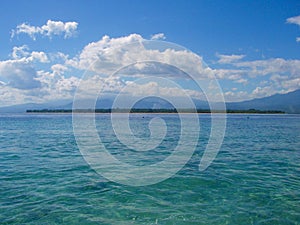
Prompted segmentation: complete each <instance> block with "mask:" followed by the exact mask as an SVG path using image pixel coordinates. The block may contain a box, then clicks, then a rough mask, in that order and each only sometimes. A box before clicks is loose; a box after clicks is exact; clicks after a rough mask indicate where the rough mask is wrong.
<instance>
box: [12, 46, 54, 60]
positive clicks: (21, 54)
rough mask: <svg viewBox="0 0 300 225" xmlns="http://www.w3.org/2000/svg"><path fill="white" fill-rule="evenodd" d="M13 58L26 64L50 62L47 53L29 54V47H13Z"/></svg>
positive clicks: (34, 52) (33, 52) (35, 52)
mask: <svg viewBox="0 0 300 225" xmlns="http://www.w3.org/2000/svg"><path fill="white" fill-rule="evenodd" d="M11 56H12V58H13V59H14V60H21V61H25V62H32V61H37V62H41V63H47V62H49V59H48V56H47V54H46V53H45V52H37V51H32V52H29V48H28V46H27V45H22V46H15V47H13V50H12V53H11Z"/></svg>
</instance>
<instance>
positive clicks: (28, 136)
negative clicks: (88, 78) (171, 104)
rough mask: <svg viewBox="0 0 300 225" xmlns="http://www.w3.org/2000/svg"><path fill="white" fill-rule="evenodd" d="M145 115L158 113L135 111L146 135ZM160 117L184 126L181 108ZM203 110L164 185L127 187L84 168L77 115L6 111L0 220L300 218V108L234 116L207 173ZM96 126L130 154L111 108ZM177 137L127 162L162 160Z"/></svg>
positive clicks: (0, 136) (0, 121)
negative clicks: (191, 149)
mask: <svg viewBox="0 0 300 225" xmlns="http://www.w3.org/2000/svg"><path fill="white" fill-rule="evenodd" d="M142 116H144V118H143V119H145V120H147V118H151V117H153V116H154V115H135V116H132V119H131V125H132V127H133V128H134V127H137V128H136V130H137V133H136V135H140V136H143V135H144V136H145V137H147V136H149V130H148V129H146V128H147V126H146V125H145V126H144V124H143V122H141V118H142ZM162 117H164V119H165V120H166V121H168V123H169V126H178V122H177V120H178V117H176V116H175V115H168V114H165V115H162ZM247 117H249V118H247ZM199 118H200V123H201V135H200V138H199V143H198V147H197V149H196V151H195V153H194V155H193V157H192V158H191V160H190V161H189V162H188V164H187V165H186V166H185V167H184V168H183V169H182V170H181V171H180V172H179V173H177V174H176V175H175V176H173V177H172V178H170V179H168V180H165V181H163V182H161V183H158V184H155V185H151V186H146V187H130V186H124V185H120V184H117V183H113V182H110V181H108V180H106V179H105V178H103V177H101V176H100V175H98V174H97V173H95V172H94V170H92V169H91V168H90V167H89V166H88V164H87V163H86V162H85V161H84V159H83V158H82V156H81V154H80V151H79V149H78V147H77V145H76V142H75V138H74V135H73V130H72V116H71V115H68V114H66V115H58V114H56V115H48V114H43V115H21V114H19V115H4V114H2V115H0V223H1V224H300V116H299V115H228V119H227V131H226V136H225V139H224V142H223V145H222V148H221V150H220V152H219V154H218V156H217V158H216V159H215V161H214V162H213V163H212V164H211V165H210V167H209V168H208V169H207V170H205V171H204V172H199V171H198V165H199V160H200V158H201V155H202V154H203V149H204V147H205V144H206V143H207V138H208V135H209V129H210V118H209V115H203V114H201V115H199ZM141 125H142V126H141ZM97 127H98V129H99V135H100V136H101V137H102V138H103V140H105V143H106V146H107V148H109V149H111V153H112V154H115V155H116V157H119V158H120V159H122V160H126V157H125V156H126V155H127V154H123V153H124V151H125V152H126V151H127V152H129V151H128V150H126V149H125V147H124V146H122V144H120V143H118V141H117V139H116V137H115V136H114V135H113V133H112V130H111V126H110V125H109V120H108V115H101V114H99V115H97ZM141 127H144V130H143V129H141ZM177 136H178V133H176V129H175V132H174V133H171V134H168V135H167V136H166V140H164V142H163V143H162V146H161V147H160V149H156V150H155V151H154V153H155V154H154V156H155V157H153V152H152V153H149V154H145V155H144V156H143V155H137V156H136V157H137V159H138V160H137V161H136V162H131V163H137V164H138V163H140V162H143V163H144V164H151V163H153V162H154V161H155V160H163V159H164V157H166V156H167V155H168V154H170V152H171V150H172V148H173V147H174V143H176V137H177ZM122 148H124V149H122ZM128 154H129V155H130V153H128ZM151 154H152V155H151ZM143 157H144V158H143ZM131 158H132V157H131Z"/></svg>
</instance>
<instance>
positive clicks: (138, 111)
mask: <svg viewBox="0 0 300 225" xmlns="http://www.w3.org/2000/svg"><path fill="white" fill-rule="evenodd" d="M128 112H129V113H245V114H285V112H284V111H280V110H257V109H248V110H232V109H227V110H226V112H225V111H224V110H209V109H197V110H195V109H136V108H133V109H119V108H117V109H75V110H73V109H41V110H37V109H28V110H26V113H128Z"/></svg>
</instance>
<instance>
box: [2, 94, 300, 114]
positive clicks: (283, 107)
mask: <svg viewBox="0 0 300 225" xmlns="http://www.w3.org/2000/svg"><path fill="white" fill-rule="evenodd" d="M82 101H84V100H82ZM113 101H114V100H113V99H112V98H105V99H100V100H98V101H97V102H96V107H95V108H97V109H110V108H112V106H113ZM194 103H195V106H196V108H197V109H209V105H208V103H207V102H206V101H201V100H197V99H194ZM72 106H73V102H70V103H68V104H62V102H61V101H58V102H57V103H54V102H51V103H44V104H37V103H27V104H19V105H13V106H7V107H0V113H24V112H26V110H43V109H72ZM134 108H137V109H173V108H174V107H173V106H172V104H170V103H169V102H167V101H165V100H163V99H161V98H156V97H148V98H145V99H143V100H141V101H139V102H137V103H136V104H135V105H134ZM226 108H227V109H229V110H249V109H256V110H279V111H284V112H286V113H300V89H298V90H296V91H292V92H289V93H286V94H275V95H271V96H269V97H263V98H256V99H252V100H247V101H241V102H227V103H226Z"/></svg>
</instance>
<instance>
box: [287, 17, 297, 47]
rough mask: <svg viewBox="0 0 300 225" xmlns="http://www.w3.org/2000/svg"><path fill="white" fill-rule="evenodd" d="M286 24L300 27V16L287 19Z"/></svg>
mask: <svg viewBox="0 0 300 225" xmlns="http://www.w3.org/2000/svg"><path fill="white" fill-rule="evenodd" d="M286 22H287V23H291V24H296V25H298V26H300V16H294V17H290V18H288V19H286ZM296 41H297V42H300V37H297V38H296Z"/></svg>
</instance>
